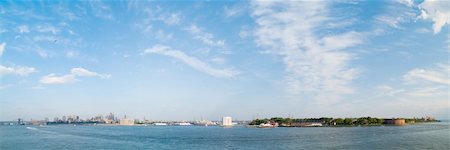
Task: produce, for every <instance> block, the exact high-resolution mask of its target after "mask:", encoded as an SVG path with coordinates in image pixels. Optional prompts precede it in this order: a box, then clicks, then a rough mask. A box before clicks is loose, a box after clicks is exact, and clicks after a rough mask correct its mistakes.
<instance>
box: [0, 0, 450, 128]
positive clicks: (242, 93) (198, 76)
mask: <svg viewBox="0 0 450 150" xmlns="http://www.w3.org/2000/svg"><path fill="white" fill-rule="evenodd" d="M449 15H450V3H448V2H445V1H444V0H441V1H432V0H424V1H422V0H421V1H411V0H401V1H387V0H386V1H375V0H361V1H354V0H331V1H195V2H194V1H138V0H129V1H81V2H77V1H14V0H1V1H0V120H15V119H17V118H19V117H20V118H24V119H25V120H29V119H43V118H45V117H49V118H53V117H61V116H63V115H79V116H80V117H82V118H88V117H91V116H95V115H106V114H109V113H110V112H111V113H114V114H116V116H119V117H122V116H123V115H127V116H128V117H129V118H130V117H131V118H144V117H145V118H146V119H151V120H193V119H196V120H198V119H209V120H220V118H221V117H222V116H232V117H233V119H239V120H244V119H245V120H247V119H254V118H265V117H275V116H279V117H294V118H303V117H322V116H326V117H363V116H372V117H386V118H391V117H423V116H434V117H437V118H438V119H439V118H440V119H449V118H450V116H449V114H450V112H449V111H450V106H449V100H450V97H449V93H450V88H449V85H450V76H449V75H450V62H449V60H450V55H449V53H450V33H449V29H450V27H449V24H450V16H449Z"/></svg>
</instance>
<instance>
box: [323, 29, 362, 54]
mask: <svg viewBox="0 0 450 150" xmlns="http://www.w3.org/2000/svg"><path fill="white" fill-rule="evenodd" d="M361 37H362V35H361V33H358V32H354V31H351V32H347V33H344V34H340V35H335V36H327V37H324V38H323V42H324V43H323V45H324V47H325V48H327V49H330V50H340V49H344V48H348V47H352V46H354V45H358V44H360V43H362V39H361Z"/></svg>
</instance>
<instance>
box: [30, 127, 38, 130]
mask: <svg viewBox="0 0 450 150" xmlns="http://www.w3.org/2000/svg"><path fill="white" fill-rule="evenodd" d="M27 129H29V130H39V129H37V128H33V127H27Z"/></svg>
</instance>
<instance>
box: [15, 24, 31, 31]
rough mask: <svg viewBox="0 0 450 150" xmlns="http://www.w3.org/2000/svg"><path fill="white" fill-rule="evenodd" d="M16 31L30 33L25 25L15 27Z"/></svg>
mask: <svg viewBox="0 0 450 150" xmlns="http://www.w3.org/2000/svg"><path fill="white" fill-rule="evenodd" d="M17 31H18V32H19V33H28V32H30V29H29V28H28V26H27V25H20V26H18V27H17Z"/></svg>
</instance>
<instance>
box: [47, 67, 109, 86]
mask: <svg viewBox="0 0 450 150" xmlns="http://www.w3.org/2000/svg"><path fill="white" fill-rule="evenodd" d="M76 77H99V78H101V79H106V78H110V77H111V75H109V74H99V73H97V72H92V71H89V70H87V69H84V68H81V67H77V68H72V69H71V70H70V73H69V74H66V75H62V76H57V75H55V74H53V73H52V74H49V75H46V76H43V77H42V78H41V80H40V82H41V83H43V84H65V83H72V82H76V81H79V79H77V78H76Z"/></svg>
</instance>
